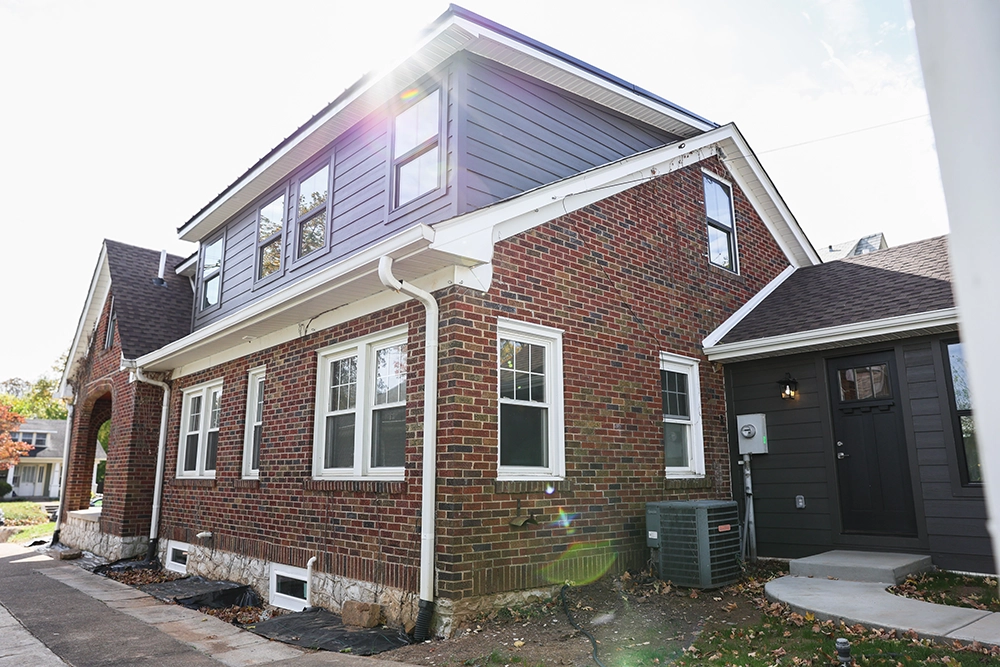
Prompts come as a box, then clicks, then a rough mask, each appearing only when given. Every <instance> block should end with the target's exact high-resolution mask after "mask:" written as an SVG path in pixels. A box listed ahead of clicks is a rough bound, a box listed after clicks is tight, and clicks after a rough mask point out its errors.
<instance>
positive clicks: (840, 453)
mask: <svg viewBox="0 0 1000 667" xmlns="http://www.w3.org/2000/svg"><path fill="white" fill-rule="evenodd" d="M849 456H850V454H845V453H844V452H837V458H838V459H846V458H847V457H849Z"/></svg>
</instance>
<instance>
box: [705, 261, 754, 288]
mask: <svg viewBox="0 0 1000 667" xmlns="http://www.w3.org/2000/svg"><path fill="white" fill-rule="evenodd" d="M708 266H709V268H710V269H712V270H714V271H717V272H719V273H721V274H722V275H724V276H726V277H727V278H732V279H733V280H736V281H738V282H741V283H743V282H746V278H745V277H744V276H743V274H742V273H738V272H736V271H733V270H732V269H727V268H726V267H724V266H719V265H718V264H712V262H709V263H708Z"/></svg>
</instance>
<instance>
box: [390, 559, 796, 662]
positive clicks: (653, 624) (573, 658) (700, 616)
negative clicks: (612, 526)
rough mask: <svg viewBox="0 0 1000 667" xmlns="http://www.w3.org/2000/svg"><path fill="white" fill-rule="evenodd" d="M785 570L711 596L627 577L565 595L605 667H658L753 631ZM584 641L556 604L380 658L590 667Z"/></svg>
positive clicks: (762, 573) (771, 567)
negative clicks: (730, 633) (711, 639)
mask: <svg viewBox="0 0 1000 667" xmlns="http://www.w3.org/2000/svg"><path fill="white" fill-rule="evenodd" d="M781 567H783V564H780V565H775V564H773V563H771V564H767V565H764V566H763V567H762V569H760V570H759V571H756V572H754V573H752V574H751V576H750V577H749V578H748V579H747V580H745V581H744V582H742V583H741V584H737V585H735V586H730V587H728V588H725V589H719V590H714V591H705V590H695V589H689V588H678V587H675V586H673V585H671V584H670V583H668V582H663V581H660V580H659V579H656V578H655V577H653V576H650V574H649V573H641V574H632V573H626V574H625V575H623V576H622V577H620V578H616V579H612V578H606V579H603V580H601V581H598V582H597V583H594V584H590V585H588V586H582V587H579V588H569V589H565V598H566V606H567V607H568V608H569V611H570V614H571V615H572V617H573V619H574V620H575V622H576V624H577V625H578V626H579V627H580V628H582V629H583V630H585V631H586V632H588V633H590V634H592V635H593V636H594V639H595V640H596V641H597V642H598V644H597V651H598V655H599V656H600V658H601V660H602V661H603V662H604V663H605V664H607V665H609V666H611V665H630V666H631V665H660V664H664V663H667V662H670V661H672V660H674V659H676V658H677V657H679V656H681V655H682V653H683V651H684V649H685V648H687V647H688V646H690V645H691V644H692V643H693V642H694V640H695V639H696V638H697V637H698V636H699V635H700V634H701V633H702V632H704V631H706V630H712V631H714V630H719V629H724V628H730V627H735V626H743V625H748V624H755V623H758V622H759V621H760V619H761V618H762V613H761V611H760V610H759V609H758V604H759V603H758V602H757V601H755V598H756V599H759V595H758V594H759V593H760V592H761V591H762V588H763V581H765V580H766V578H770V577H771V576H773V573H774V571H779V570H780V569H781ZM592 650H593V648H592V645H591V642H590V639H589V638H588V637H587V636H586V635H585V634H584V633H583V632H581V631H580V630H579V629H577V628H576V627H574V626H573V625H572V624H571V622H570V619H569V618H568V617H567V615H566V613H565V609H564V606H563V603H562V601H561V600H560V599H559V598H557V599H555V600H553V601H551V602H547V603H544V604H536V605H531V606H526V607H522V608H516V609H515V608H509V609H503V610H500V611H498V612H495V613H494V614H492V615H491V616H490V617H488V618H484V619H480V620H478V621H476V622H474V623H471V624H469V625H468V626H466V627H463V628H460V629H459V631H458V632H457V633H456V635H455V637H453V638H452V639H448V640H437V641H429V642H425V643H423V644H418V645H413V646H405V647H403V648H400V649H396V650H394V651H390V652H388V653H383V654H381V655H380V656H379V657H380V658H382V659H384V660H396V661H400V662H408V663H411V664H414V665H438V666H445V667H447V666H450V665H469V666H473V665H475V666H478V667H486V666H487V665H491V666H492V665H508V664H519V665H525V666H527V667H536V666H538V665H545V666H551V665H572V666H581V667H582V666H584V665H594V664H595V663H594V661H593V658H592V655H591V653H592Z"/></svg>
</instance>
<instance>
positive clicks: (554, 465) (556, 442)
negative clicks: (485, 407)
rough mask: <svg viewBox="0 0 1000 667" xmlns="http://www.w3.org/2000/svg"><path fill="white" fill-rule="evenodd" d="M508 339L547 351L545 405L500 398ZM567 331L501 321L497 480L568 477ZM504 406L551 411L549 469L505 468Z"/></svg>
mask: <svg viewBox="0 0 1000 667" xmlns="http://www.w3.org/2000/svg"><path fill="white" fill-rule="evenodd" d="M504 339H513V340H516V341H517V342H522V343H530V344H532V345H541V346H543V347H545V349H546V355H547V357H548V359H547V360H546V364H545V396H546V398H547V399H548V400H546V401H545V402H544V404H543V403H541V402H538V401H531V402H528V401H520V400H517V399H512V398H502V397H501V396H500V345H501V341H502V340H504ZM562 339H563V330H562V329H556V328H554V327H548V326H544V325H541V324H532V323H529V322H522V321H518V320H511V319H507V318H504V317H498V318H497V336H496V347H495V350H494V351H495V353H496V359H495V361H494V364H493V367H494V368H495V369H496V372H497V378H496V388H497V389H496V391H497V393H496V396H497V458H496V461H497V480H499V481H532V480H553V481H559V480H563V479H565V478H566V429H565V427H564V420H565V416H564V399H563V393H564V391H565V384H564V377H563V340H562ZM503 405H527V406H529V407H540V406H542V405H544V406H545V408H546V409H547V410H548V413H549V414H548V416H549V418H548V433H547V437H548V461H549V464H548V465H547V466H511V465H502V464H501V463H500V460H501V451H500V448H501V446H502V445H501V443H502V433H501V430H500V423H501V418H500V412H501V410H503V407H502V406H503Z"/></svg>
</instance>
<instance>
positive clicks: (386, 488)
mask: <svg viewBox="0 0 1000 667" xmlns="http://www.w3.org/2000/svg"><path fill="white" fill-rule="evenodd" d="M406 486H407V485H406V480H402V479H371V478H364V479H358V478H354V479H307V480H305V481H303V482H302V488H303V489H305V490H306V491H352V492H361V493H388V494H390V495H394V496H398V495H402V494H404V493H406Z"/></svg>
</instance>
